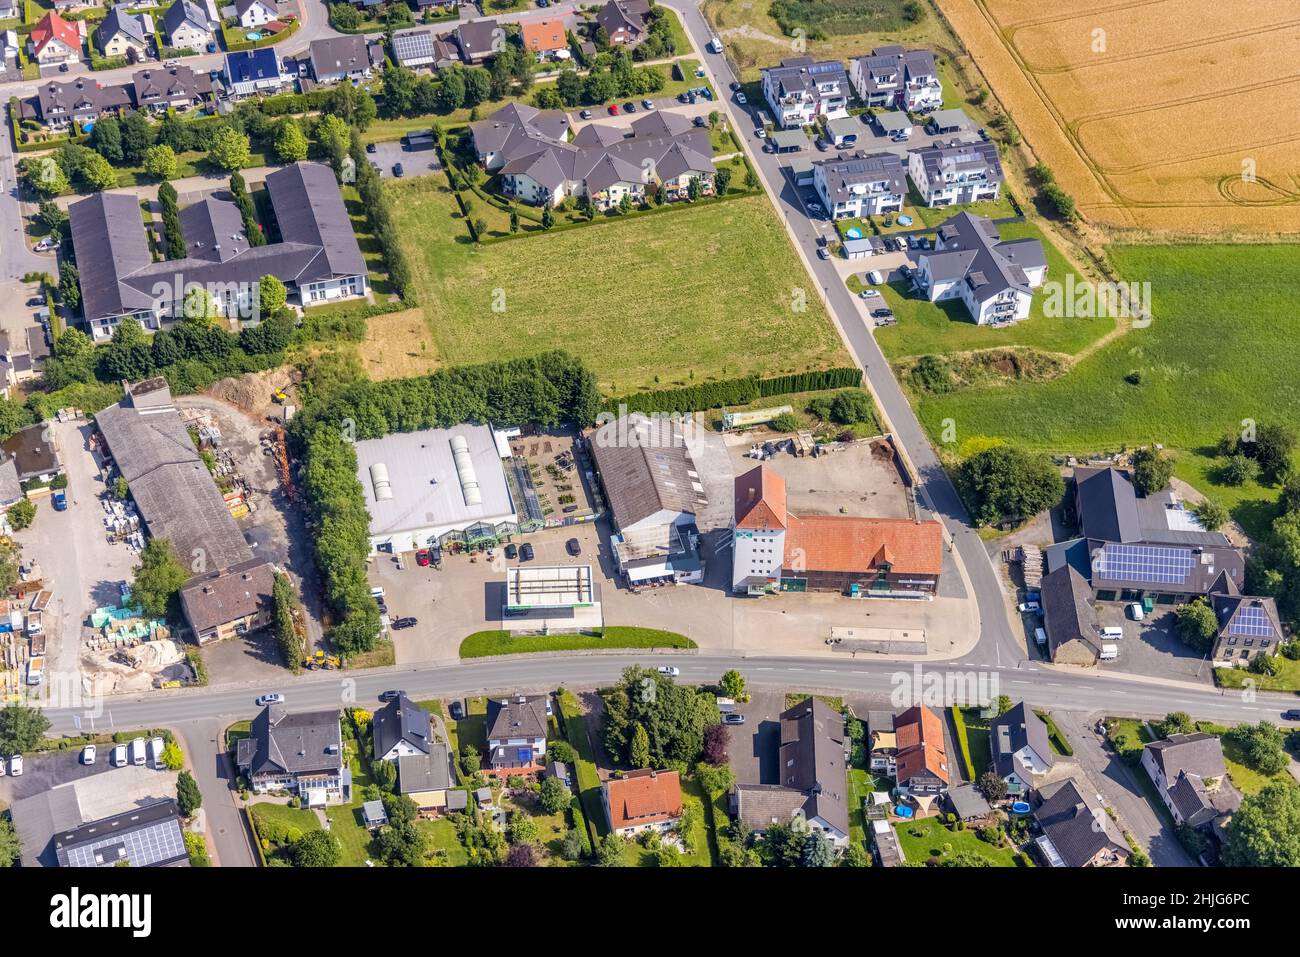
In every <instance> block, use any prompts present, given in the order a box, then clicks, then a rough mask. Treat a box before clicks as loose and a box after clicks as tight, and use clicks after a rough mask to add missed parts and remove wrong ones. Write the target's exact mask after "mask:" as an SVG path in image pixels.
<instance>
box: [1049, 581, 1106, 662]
mask: <svg viewBox="0 0 1300 957" xmlns="http://www.w3.org/2000/svg"><path fill="white" fill-rule="evenodd" d="M1039 600H1040V602H1041V607H1042V609H1043V630H1044V631H1045V632H1046V633H1047V652H1048V655H1049V656H1050V657H1051V659H1052V661H1054V662H1056V663H1057V664H1063V665H1083V666H1085V667H1088V666H1091V665H1095V664H1096V663H1097V657H1098V655H1100V654H1101V646H1102V640H1101V625H1100V624H1099V623H1098V621H1097V611H1096V609H1095V608H1093V605H1092V588H1091V587H1089V585H1088V580H1087V579H1086V578H1084V577H1083V575H1081V574H1079V570H1078V569H1077V568H1075V567H1074V566H1073V565H1069V564H1064V565H1061V566H1060V567H1059V568H1057V569H1056V570H1055V571H1051V572H1048V573H1047V574H1046V575H1044V576H1043V580H1042V586H1041V592H1040V598H1039Z"/></svg>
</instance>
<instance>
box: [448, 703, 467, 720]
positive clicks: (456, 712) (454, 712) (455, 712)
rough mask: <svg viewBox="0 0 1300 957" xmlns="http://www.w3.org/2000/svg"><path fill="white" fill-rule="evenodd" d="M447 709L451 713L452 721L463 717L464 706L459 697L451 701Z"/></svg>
mask: <svg viewBox="0 0 1300 957" xmlns="http://www.w3.org/2000/svg"><path fill="white" fill-rule="evenodd" d="M447 710H448V712H449V713H450V714H451V720H452V721H461V720H463V719H464V717H465V706H464V705H463V704H461V703H460V699H459V698H457V699H456V700H455V701H453V702H452V703H451V707H450V708H448V709H447Z"/></svg>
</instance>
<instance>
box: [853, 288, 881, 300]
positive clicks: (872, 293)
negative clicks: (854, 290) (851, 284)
mask: <svg viewBox="0 0 1300 957" xmlns="http://www.w3.org/2000/svg"><path fill="white" fill-rule="evenodd" d="M858 295H859V296H861V297H862V298H863V299H876V298H878V297H879V296H880V293H879V292H877V291H876V290H874V289H864V290H862V292H860V293H858Z"/></svg>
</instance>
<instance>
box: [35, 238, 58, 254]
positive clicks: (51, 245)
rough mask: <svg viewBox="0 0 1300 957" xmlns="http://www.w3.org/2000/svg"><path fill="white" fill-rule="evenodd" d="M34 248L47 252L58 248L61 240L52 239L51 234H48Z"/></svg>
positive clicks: (40, 251) (37, 250) (39, 251)
mask: <svg viewBox="0 0 1300 957" xmlns="http://www.w3.org/2000/svg"><path fill="white" fill-rule="evenodd" d="M33 248H34V249H35V250H36V252H38V253H47V252H50V251H51V250H53V249H58V248H59V241H58V240H57V239H51V238H50V237H49V236H46V237H45V238H44V239H42V240H41V241H40V242H39V243H37V244H36V245H35V246H34V247H33Z"/></svg>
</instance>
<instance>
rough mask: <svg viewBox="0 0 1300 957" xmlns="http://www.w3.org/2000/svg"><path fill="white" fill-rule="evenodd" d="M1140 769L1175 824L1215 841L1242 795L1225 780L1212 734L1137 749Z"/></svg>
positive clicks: (1185, 736)
mask: <svg viewBox="0 0 1300 957" xmlns="http://www.w3.org/2000/svg"><path fill="white" fill-rule="evenodd" d="M1142 767H1143V768H1145V769H1146V772H1147V775H1148V776H1150V778H1151V782H1152V783H1153V784H1154V785H1155V786H1156V793H1157V794H1159V795H1160V799H1161V800H1162V801H1164V803H1165V807H1167V808H1169V813H1170V814H1172V815H1173V816H1174V820H1175V821H1176V822H1177V823H1179V824H1186V825H1187V826H1188V827H1194V828H1197V829H1198V830H1202V831H1205V832H1206V833H1207V834H1209V835H1211V836H1212V837H1214V838H1215V839H1216V840H1217V839H1218V838H1220V837H1221V834H1222V828H1223V827H1224V826H1225V825H1226V824H1227V822H1228V821H1229V820H1230V819H1231V818H1232V815H1233V814H1234V813H1236V810H1237V808H1238V807H1240V806H1241V792H1240V791H1238V790H1237V789H1236V788H1235V787H1233V784H1232V781H1230V780H1229V779H1228V768H1227V765H1226V764H1224V761H1223V744H1222V742H1220V740H1219V739H1218V737H1217V736H1215V735H1213V734H1207V733H1206V732H1204V731H1197V732H1195V733H1192V734H1171V735H1170V736H1169V737H1167V738H1164V739H1162V740H1160V741H1152V742H1151V743H1150V744H1148V745H1147V746H1146V747H1145V748H1143V749H1142Z"/></svg>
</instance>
